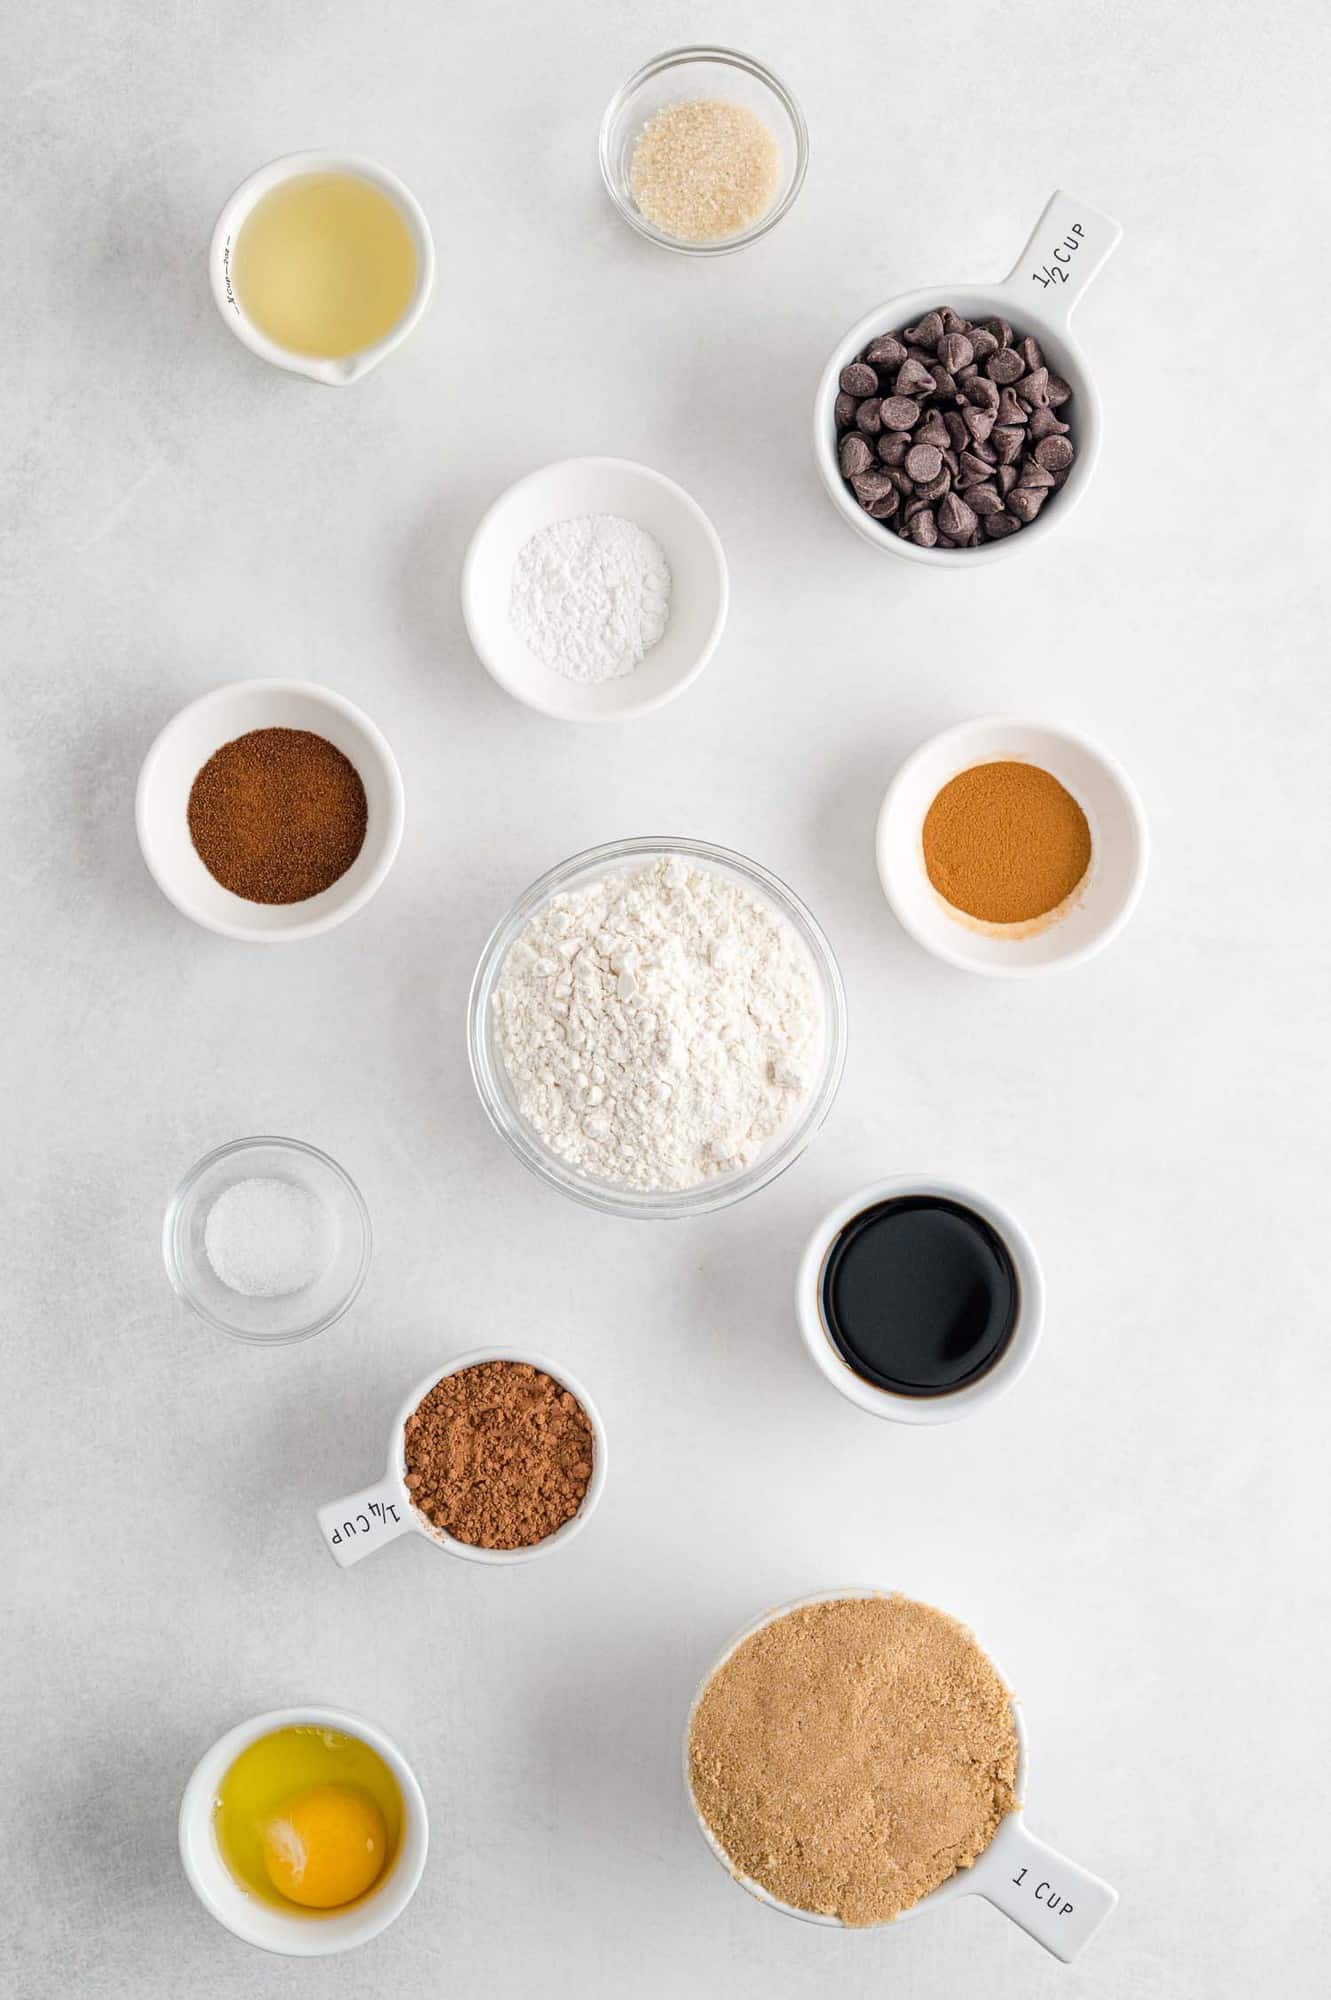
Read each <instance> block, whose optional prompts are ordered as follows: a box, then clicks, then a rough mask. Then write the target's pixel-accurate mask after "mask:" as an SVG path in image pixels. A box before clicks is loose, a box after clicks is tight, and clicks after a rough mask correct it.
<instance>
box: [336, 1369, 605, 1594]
mask: <svg viewBox="0 0 1331 2000" xmlns="http://www.w3.org/2000/svg"><path fill="white" fill-rule="evenodd" d="M488 1361H524V1362H526V1363H527V1365H528V1366H529V1367H532V1368H539V1369H540V1370H541V1372H542V1374H545V1375H549V1376H551V1377H552V1378H553V1379H554V1380H555V1381H556V1382H558V1383H559V1384H560V1386H561V1387H562V1388H565V1389H567V1390H569V1392H570V1393H571V1394H572V1395H574V1396H576V1398H577V1400H578V1401H579V1402H580V1403H581V1405H582V1407H583V1409H584V1410H585V1411H586V1412H587V1420H588V1422H589V1423H590V1425H591V1427H592V1439H593V1444H594V1449H593V1452H592V1476H591V1478H590V1479H589V1481H588V1482H587V1490H586V1492H585V1493H584V1494H583V1496H582V1505H581V1506H580V1507H579V1508H578V1511H577V1513H576V1514H575V1515H574V1516H573V1518H572V1520H570V1521H565V1523H564V1525H563V1527H562V1528H556V1529H555V1532H554V1533H553V1535H547V1536H546V1538H545V1540H544V1541H543V1542H532V1543H531V1544H530V1545H529V1546H528V1547H527V1548H522V1549H483V1548H481V1547H479V1546H478V1545H477V1544H476V1543H475V1542H460V1541H458V1539H457V1538H456V1536H454V1535H450V1534H449V1533H448V1532H447V1530H446V1529H443V1528H437V1527H436V1526H435V1524H434V1523H433V1521H427V1520H426V1518H425V1516H424V1514H422V1513H421V1511H420V1509H419V1508H418V1507H415V1506H413V1505H412V1500H411V1495H410V1493H409V1492H408V1491H407V1486H406V1476H407V1465H406V1435H405V1433H406V1422H407V1418H408V1417H409V1416H410V1415H411V1413H412V1411H413V1410H414V1409H415V1408H416V1406H417V1404H418V1403H419V1402H420V1401H421V1399H422V1397H424V1396H428V1394H429V1393H430V1391H431V1389H433V1388H434V1386H435V1384H436V1383H437V1382H442V1381H443V1379H444V1377H445V1376H446V1375H460V1374H461V1373H462V1370H463V1369H464V1368H479V1367H481V1366H483V1365H484V1363H486V1362H488ZM607 1465H608V1459H607V1445H606V1436H605V1425H604V1424H603V1423H602V1421H601V1413H600V1411H599V1410H598V1409H597V1407H596V1405H595V1403H594V1402H593V1401H592V1399H591V1397H590V1396H589V1395H588V1394H587V1391H586V1390H585V1389H584V1388H583V1386H582V1384H581V1382H579V1381H578V1380H577V1378H576V1377H575V1376H573V1375H570V1373H569V1371H568V1369H567V1368H564V1367H562V1366H561V1365H560V1364H559V1362H557V1361H549V1360H547V1359H546V1357H545V1356H544V1355H543V1354H533V1353H532V1351H531V1349H530V1348H529V1347H474V1348H472V1349H471V1350H470V1352H469V1353H467V1354H459V1355H458V1356H457V1357H456V1358H455V1359H454V1360H452V1361H446V1362H445V1363H444V1365H443V1367H442V1368H434V1369H431V1371H430V1373H429V1374H428V1375H426V1376H423V1377H422V1379H421V1380H420V1381H419V1382H418V1383H417V1384H416V1386H415V1388H414V1389H413V1390H412V1392H411V1394H410V1395H409V1396H408V1397H407V1398H406V1399H405V1401H404V1402H403V1404H402V1407H401V1409H400V1410H399V1411H398V1413H397V1415H396V1416H395V1417H394V1419H393V1428H392V1430H391V1431H390V1432H389V1434H388V1466H387V1470H386V1471H385V1473H384V1476H383V1478H382V1479H379V1480H376V1481H375V1482H374V1484H373V1485H372V1486H365V1487H362V1488H361V1490H360V1491H359V1492H357V1493H347V1494H344V1495H343V1497H342V1498H341V1499H340V1500H329V1501H327V1502H326V1503H325V1505H324V1506H322V1507H320V1508H318V1509H316V1518H317V1520H318V1523H319V1532H320V1533H321V1534H322V1536H323V1538H324V1543H325V1546H326V1547H327V1549H328V1553H329V1554H330V1555H331V1556H332V1558H333V1561H334V1562H335V1563H337V1564H338V1565H339V1567H340V1568H342V1569H350V1567H351V1565H352V1564H353V1563H358V1562H360V1561H361V1559H362V1557H364V1556H368V1555H373V1554H374V1551H375V1550H376V1549H381V1548H383V1547H384V1545H385V1543H387V1542H393V1541H396V1540H397V1538H398V1536H399V1535H405V1534H408V1533H411V1532H415V1533H416V1534H418V1535H423V1536H424V1537H425V1539H426V1541H427V1542H429V1543H430V1545H431V1547H433V1548H436V1549H442V1550H443V1551H444V1553H445V1554H446V1555H450V1556H461V1557H462V1559H463V1561H464V1562H475V1563H487V1564H489V1565H490V1567H491V1568H494V1569H511V1568H513V1567H514V1565H515V1564H517V1563H525V1562H533V1561H534V1560H535V1559H536V1557H537V1556H548V1555H553V1554H554V1552H555V1550H556V1549H563V1548H567V1546H568V1544H569V1543H570V1542H571V1541H572V1540H573V1538H574V1536H575V1535H580V1534H581V1533H582V1530H583V1529H584V1528H585V1527H586V1525H587V1523H588V1521H589V1520H590V1519H591V1517H592V1515H593V1514H594V1513H595V1512H596V1509H597V1507H598V1506H599V1505H600V1503H601V1495H602V1493H604V1491H605V1478H606V1470H607Z"/></svg>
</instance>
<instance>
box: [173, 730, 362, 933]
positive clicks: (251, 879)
mask: <svg viewBox="0 0 1331 2000" xmlns="http://www.w3.org/2000/svg"><path fill="white" fill-rule="evenodd" d="M367 819H368V810H367V807H366V801H365V787H364V785H363V784H362V783H361V778H360V773H359V771H357V769H356V767H355V765H354V764H353V763H352V762H351V760H350V758H348V757H344V756H343V754H342V752H341V751H340V750H338V749H336V748H335V747H334V745H333V744H331V743H329V742H327V741H326V740H325V738H324V737H322V736H316V735H315V734H314V732H313V731H312V730H309V729H252V730H250V731H249V733H248V734H247V735H245V736H237V737H236V738H235V739H234V740H233V741H232V742H230V743H224V744H223V745H222V747H221V749H220V750H217V751H215V752H214V753H213V755H212V756H211V757H210V758H209V759H208V762H207V763H206V764H205V765H204V767H203V769H202V770H201V771H200V772H199V773H198V775H197V777H196V778H195V780H194V783H193V785H192V786H191V787H190V795H189V830H190V838H191V839H192V841H193V842H194V846H195V848H196V850H197V852H198V855H199V859H200V860H201V861H202V862H203V865H204V867H205V868H206V869H207V870H208V873H209V874H210V875H211V876H213V877H214V879H215V880H216V881H218V882H220V883H221V885H222V887H223V888H224V889H230V891H231V892H232V894H233V895H235V896H243V897H244V898H245V900H246V902H248V903H303V902H304V901H305V900H306V898H307V897H309V896H318V895H320V894H321V893H322V892H323V890H325V889H330V888H331V887H332V885H333V883H334V882H336V881H337V880H338V878H339V877H340V876H342V875H345V874H346V872H347V870H348V868H350V866H351V864H352V862H353V861H354V860H355V859H356V856H357V855H358V854H359V853H360V851H361V848H362V846H363V845H364V842H365V828H366V823H367Z"/></svg>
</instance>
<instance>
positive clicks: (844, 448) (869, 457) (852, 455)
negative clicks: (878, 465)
mask: <svg viewBox="0 0 1331 2000" xmlns="http://www.w3.org/2000/svg"><path fill="white" fill-rule="evenodd" d="M837 459H838V462H839V463H840V466H841V476H842V478H843V479H853V478H854V477H855V475H856V473H858V472H867V471H868V470H869V467H870V466H871V465H872V464H873V452H872V451H871V450H870V448H869V442H868V440H867V438H862V437H860V436H859V435H858V433H856V432H852V433H851V435H850V436H849V437H844V438H842V440H841V449H840V451H839V452H838V453H837Z"/></svg>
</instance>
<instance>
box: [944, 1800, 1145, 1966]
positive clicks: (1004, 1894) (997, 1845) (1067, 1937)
mask: <svg viewBox="0 0 1331 2000" xmlns="http://www.w3.org/2000/svg"><path fill="white" fill-rule="evenodd" d="M972 1887H973V1889H974V1892H975V1894H977V1895H980V1896H985V1897H987V1898H988V1900H989V1901H990V1902H991V1903H992V1904H993V1905H994V1906H995V1908H996V1909H1000V1910H1001V1911H1002V1912H1003V1914H1004V1916H1006V1917H1011V1919H1012V1921H1013V1923H1014V1924H1019V1925H1020V1926H1021V1928H1022V1930H1024V1931H1025V1932H1027V1934H1028V1935H1029V1936H1031V1937H1033V1938H1034V1939H1035V1941H1036V1943H1037V1944H1042V1945H1043V1946H1044V1948H1045V1950H1046V1951H1051V1952H1052V1953H1053V1954H1054V1957H1055V1958H1061V1959H1062V1961H1063V1963H1064V1965H1070V1964H1071V1963H1072V1961H1073V1959H1074V1958H1075V1957H1076V1956H1077V1954H1078V1952H1079V1951H1080V1950H1081V1949H1082V1947H1083V1945H1085V1944H1087V1943H1088V1942H1089V1940H1090V1939H1091V1937H1092V1936H1093V1935H1094V1933H1095V1932H1096V1931H1098V1930H1099V1928H1100V1926H1101V1924H1102V1923H1103V1922H1104V1920H1105V1918H1106V1917H1107V1916H1108V1915H1109V1913H1110V1911H1111V1910H1112V1909H1113V1907H1114V1905H1115V1903H1116V1902H1117V1901H1118V1890H1117V1889H1111V1888H1110V1886H1109V1884H1108V1883H1107V1882H1102V1881H1101V1880H1100V1878H1099V1876H1098V1875H1091V1874H1088V1873H1087V1871H1086V1869H1084V1868H1079V1867H1078V1866H1077V1864H1076V1862H1075V1861H1069V1860H1068V1859H1067V1858H1066V1856H1065V1855H1062V1854H1059V1853H1057V1852H1056V1851H1055V1850H1054V1849H1053V1848H1052V1847H1047V1846H1046V1845H1045V1843H1044V1841H1042V1840H1037V1839H1036V1838H1035V1835H1034V1834H1033V1833H1027V1831H1026V1828H1025V1826H1024V1825H1023V1823H1022V1818H1021V1815H1020V1813H1009V1814H1008V1816H1007V1818H1006V1819H1005V1820H1004V1821H1003V1823H1002V1825H1001V1826H1000V1827H999V1829H998V1832H997V1833H996V1834H995V1835H994V1837H993V1839H992V1840H991V1841H990V1843H989V1845H988V1847H987V1848H986V1849H985V1851H984V1853H983V1854H982V1855H981V1857H980V1859H979V1860H978V1861H977V1862H976V1864H975V1877H974V1880H973V1883H972Z"/></svg>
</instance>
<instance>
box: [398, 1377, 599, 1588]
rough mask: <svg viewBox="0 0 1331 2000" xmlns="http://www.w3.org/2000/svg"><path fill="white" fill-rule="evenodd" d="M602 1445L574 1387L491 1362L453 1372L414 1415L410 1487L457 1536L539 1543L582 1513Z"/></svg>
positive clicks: (408, 1431) (486, 1542) (493, 1544)
mask: <svg viewBox="0 0 1331 2000" xmlns="http://www.w3.org/2000/svg"><path fill="white" fill-rule="evenodd" d="M594 1451H595V1440H594V1438H593V1435H592V1427H591V1423H590V1420H589V1419H588V1416H587V1412H586V1411H585V1410H584V1409H583V1407H582V1405H581V1403H580V1402H579V1401H578V1399H577V1397H576V1396H574V1395H573V1393H572V1391H571V1390H568V1389H566V1388H565V1387H564V1386H563V1384H562V1383H561V1382H556V1381H555V1379H554V1377H553V1376H551V1375H546V1374H544V1373H543V1372H542V1371H541V1370H540V1369H539V1368H533V1367H532V1366H531V1365H530V1364H529V1363H527V1362H525V1361H484V1362H481V1363H480V1364H479V1365H478V1366H477V1367H475V1368H463V1369H460V1370H459V1372H458V1373H457V1374H456V1375H445V1376H444V1377H443V1378H442V1380H441V1381H438V1382H436V1383H435V1385H434V1387H433V1389H431V1391H430V1393H429V1394H428V1395H427V1396H424V1397H422V1399H421V1401H420V1402H419V1403H418V1404H417V1405H416V1408H415V1409H414V1410H413V1412H412V1414H411V1415H410V1416H409V1417H408V1418H407V1422H406V1427H405V1457H406V1482H407V1489H408V1491H409V1492H410V1494H411V1498H412V1502H413V1504H414V1505H415V1506H416V1507H418V1508H419V1509H420V1511H421V1513H422V1514H424V1516H425V1518H426V1520H427V1521H430V1522H432V1523H433V1524H434V1526H435V1527H436V1528H442V1529H443V1530H444V1531H445V1533H446V1534H449V1535H452V1536H453V1538H454V1539H455V1540H456V1541H459V1542H470V1543H471V1544H473V1546H475V1547H477V1548H483V1549H525V1548H530V1547H531V1545H532V1543H533V1542H543V1541H544V1540H545V1538H546V1536H547V1535H553V1534H554V1532H555V1530H556V1529H557V1528H562V1527H563V1525H564V1523H565V1522H566V1521H571V1520H572V1518H573V1516H574V1515H575V1514H576V1513H577V1511H578V1509H579V1507H580V1506H581V1505H582V1501H583V1496H584V1495H585V1493H586V1491H587V1487H588V1484H589V1482H590V1480H591V1476H592V1463H593V1454H594Z"/></svg>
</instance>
